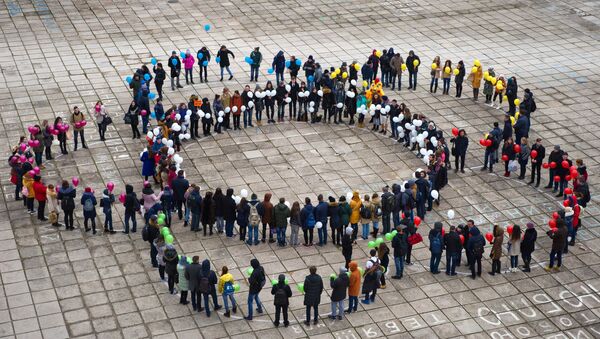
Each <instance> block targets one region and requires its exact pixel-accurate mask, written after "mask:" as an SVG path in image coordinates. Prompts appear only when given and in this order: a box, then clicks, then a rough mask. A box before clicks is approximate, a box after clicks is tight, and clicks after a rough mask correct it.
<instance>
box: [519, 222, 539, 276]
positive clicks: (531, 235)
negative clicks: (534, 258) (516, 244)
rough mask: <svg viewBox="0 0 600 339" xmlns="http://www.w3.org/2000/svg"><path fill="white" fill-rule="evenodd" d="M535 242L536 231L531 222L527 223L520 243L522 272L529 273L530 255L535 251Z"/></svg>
mask: <svg viewBox="0 0 600 339" xmlns="http://www.w3.org/2000/svg"><path fill="white" fill-rule="evenodd" d="M536 240H537V231H536V230H535V225H534V224H533V223H532V222H528V223H527V230H525V235H524V236H523V241H521V257H522V258H523V269H522V271H523V272H531V266H530V265H531V253H533V251H534V250H535V241H536Z"/></svg>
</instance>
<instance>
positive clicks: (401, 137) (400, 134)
mask: <svg viewBox="0 0 600 339" xmlns="http://www.w3.org/2000/svg"><path fill="white" fill-rule="evenodd" d="M399 132H400V133H398V137H399V138H400V139H403V138H404V132H402V131H399Z"/></svg>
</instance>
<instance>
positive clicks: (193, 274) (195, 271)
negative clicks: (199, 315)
mask: <svg viewBox="0 0 600 339" xmlns="http://www.w3.org/2000/svg"><path fill="white" fill-rule="evenodd" d="M201 271H202V266H200V257H198V256H197V255H195V256H193V257H192V263H191V264H190V265H188V266H187V267H186V268H185V275H184V276H185V279H187V281H188V283H189V286H188V289H189V291H190V299H191V300H192V309H193V310H194V311H198V312H202V311H203V310H204V309H203V308H202V306H201V302H202V300H201V297H200V295H199V291H198V287H199V285H200V272H201Z"/></svg>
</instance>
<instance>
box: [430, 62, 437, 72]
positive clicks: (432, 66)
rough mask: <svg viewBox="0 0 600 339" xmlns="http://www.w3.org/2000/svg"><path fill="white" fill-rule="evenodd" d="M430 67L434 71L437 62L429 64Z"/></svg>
mask: <svg viewBox="0 0 600 339" xmlns="http://www.w3.org/2000/svg"><path fill="white" fill-rule="evenodd" d="M431 69H432V70H434V71H435V70H436V69H437V64H436V63H433V64H431Z"/></svg>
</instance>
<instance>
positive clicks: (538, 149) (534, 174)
mask: <svg viewBox="0 0 600 339" xmlns="http://www.w3.org/2000/svg"><path fill="white" fill-rule="evenodd" d="M533 151H535V153H534V152H533ZM534 154H535V157H534V156H533V155H534ZM530 157H531V180H529V182H528V184H529V185H531V184H533V182H534V181H535V187H539V186H540V179H541V177H542V175H541V169H542V163H543V162H544V158H545V157H546V148H545V147H544V146H543V145H542V139H541V138H537V139H536V140H535V144H533V146H531V152H530Z"/></svg>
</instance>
